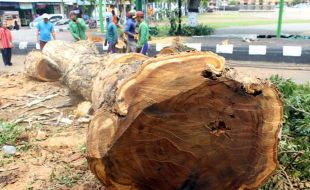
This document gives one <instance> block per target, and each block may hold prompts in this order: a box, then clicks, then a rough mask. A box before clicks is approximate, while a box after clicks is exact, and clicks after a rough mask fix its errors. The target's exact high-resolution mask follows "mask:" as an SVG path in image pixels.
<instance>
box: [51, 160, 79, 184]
mask: <svg viewBox="0 0 310 190" xmlns="http://www.w3.org/2000/svg"><path fill="white" fill-rule="evenodd" d="M82 176H83V173H82V171H76V170H75V168H74V167H73V166H71V165H70V164H65V165H63V166H61V167H60V168H58V169H56V168H54V169H53V170H52V172H51V174H50V176H49V181H50V182H53V183H56V184H58V185H61V186H65V187H73V186H74V185H75V184H76V183H78V181H79V180H80V179H82Z"/></svg>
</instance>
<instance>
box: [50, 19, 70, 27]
mask: <svg viewBox="0 0 310 190" xmlns="http://www.w3.org/2000/svg"><path fill="white" fill-rule="evenodd" d="M69 22H70V19H67V18H64V19H61V20H58V21H56V22H55V23H54V25H55V26H60V25H67V24H69Z"/></svg>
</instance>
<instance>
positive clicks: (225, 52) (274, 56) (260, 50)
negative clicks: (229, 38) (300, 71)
mask: <svg viewBox="0 0 310 190" xmlns="http://www.w3.org/2000/svg"><path fill="white" fill-rule="evenodd" d="M185 45H187V46H189V47H191V48H194V49H196V50H199V51H212V52H215V53H218V54H219V55H222V56H223V57H225V58H226V59H227V60H242V61H265V62H278V63H280V62H286V63H306V64H310V48H306V47H302V46H279V47H276V48H275V47H268V46H267V45H244V46H234V44H227V45H221V44H216V45H207V44H201V43H185ZM96 46H97V48H98V50H99V52H100V53H104V52H106V51H107V47H106V46H103V44H102V43H96ZM166 46H169V44H160V43H158V44H156V45H155V44H151V45H150V48H149V52H148V54H149V56H155V55H156V54H157V53H158V52H159V51H160V50H161V49H162V48H164V47H166ZM36 49H37V47H36V43H35V42H19V43H14V48H13V54H27V53H28V52H30V51H32V50H36Z"/></svg>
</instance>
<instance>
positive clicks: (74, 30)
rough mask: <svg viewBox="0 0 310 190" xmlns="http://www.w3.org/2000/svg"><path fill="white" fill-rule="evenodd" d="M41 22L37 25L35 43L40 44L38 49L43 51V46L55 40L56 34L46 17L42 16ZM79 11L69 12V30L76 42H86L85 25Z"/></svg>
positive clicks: (45, 15)
mask: <svg viewBox="0 0 310 190" xmlns="http://www.w3.org/2000/svg"><path fill="white" fill-rule="evenodd" d="M42 17H43V21H42V22H39V24H38V25H37V41H38V43H39V44H40V49H43V47H44V46H45V44H46V43H47V42H49V41H51V40H52V37H53V39H54V40H56V34H55V31H54V26H53V24H52V23H51V22H50V21H49V20H48V15H47V14H43V15H42ZM81 17H82V14H80V11H79V12H78V11H77V10H73V11H71V12H70V22H69V28H70V32H71V35H72V37H73V38H74V39H75V40H76V41H78V40H86V28H87V27H86V24H85V21H84V19H82V18H81Z"/></svg>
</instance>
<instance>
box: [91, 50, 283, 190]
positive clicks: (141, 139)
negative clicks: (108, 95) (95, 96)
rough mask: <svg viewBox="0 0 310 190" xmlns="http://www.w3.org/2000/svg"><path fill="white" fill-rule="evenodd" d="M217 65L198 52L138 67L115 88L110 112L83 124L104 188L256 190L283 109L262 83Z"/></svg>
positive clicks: (271, 155) (273, 151)
mask: <svg viewBox="0 0 310 190" xmlns="http://www.w3.org/2000/svg"><path fill="white" fill-rule="evenodd" d="M224 63H225V60H224V59H223V58H222V57H220V56H217V55H215V54H213V53H201V52H190V53H180V54H174V55H169V56H161V57H159V58H153V59H148V60H146V61H144V63H143V64H142V66H141V68H140V69H139V70H138V71H137V72H136V73H135V74H134V75H133V76H131V77H130V78H129V79H128V80H125V81H124V82H123V83H122V84H121V85H120V86H119V88H118V93H117V96H116V99H117V101H116V102H115V104H116V105H117V106H118V109H116V110H117V112H116V113H117V114H116V115H115V114H114V113H113V114H114V117H112V116H111V115H106V114H103V115H101V116H100V117H102V118H101V119H100V117H99V116H96V117H95V118H94V120H93V122H92V123H91V124H90V126H89V130H92V132H91V133H90V134H89V136H88V144H89V146H88V151H89V153H88V161H89V164H90V166H91V170H92V171H93V173H95V174H96V176H97V177H98V179H99V180H100V181H101V182H102V183H103V184H105V185H107V186H108V187H110V188H111V189H131V188H136V189H141V190H142V189H191V188H194V189H201V190H204V189H215V190H217V189H218V190H221V189H231V190H235V189H257V188H258V187H259V186H260V185H261V184H262V183H263V181H264V180H266V179H267V178H268V177H269V176H270V175H271V174H272V172H273V171H274V170H275V169H276V167H277V157H276V155H277V145H278V133H279V129H280V127H281V122H282V117H283V111H282V108H283V105H282V102H281V100H280V98H279V94H278V92H277V90H276V89H275V88H274V87H273V86H271V85H270V84H269V83H267V82H265V81H261V80H259V79H254V80H253V79H252V77H245V76H242V75H239V74H238V73H237V72H234V71H231V70H229V69H227V70H224ZM124 102H125V103H124ZM98 112H99V113H98V114H99V115H100V113H101V112H102V111H98ZM120 115H122V116H120ZM111 118H113V119H111ZM114 118H118V119H114ZM100 121H101V122H102V123H101V124H100ZM106 121H113V122H106ZM107 123H108V124H107ZM103 129H104V130H105V131H108V132H107V133H106V132H102V131H101V130H103ZM112 131H113V132H112ZM94 134H96V135H97V136H96V135H95V136H94ZM105 134H107V135H105ZM98 139H105V140H104V142H103V140H101V142H99V141H98ZM94 142H96V143H95V144H93V143H94ZM103 168H104V169H103ZM120 186H121V187H120ZM108 189H109V188H108Z"/></svg>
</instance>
